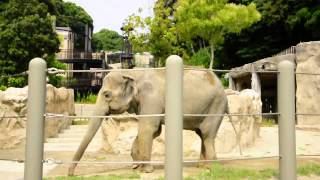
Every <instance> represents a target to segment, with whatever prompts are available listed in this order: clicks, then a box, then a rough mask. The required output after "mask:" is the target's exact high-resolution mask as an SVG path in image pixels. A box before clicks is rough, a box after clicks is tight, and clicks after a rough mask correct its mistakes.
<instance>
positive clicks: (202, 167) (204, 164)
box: [197, 162, 212, 169]
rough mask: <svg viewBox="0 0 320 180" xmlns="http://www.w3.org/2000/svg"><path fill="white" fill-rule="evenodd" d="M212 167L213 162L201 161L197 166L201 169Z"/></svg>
mask: <svg viewBox="0 0 320 180" xmlns="http://www.w3.org/2000/svg"><path fill="white" fill-rule="evenodd" d="M211 167H212V163H203V162H200V163H198V164H197V168H201V169H211Z"/></svg>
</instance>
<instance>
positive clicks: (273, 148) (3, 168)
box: [0, 126, 320, 180]
mask: <svg viewBox="0 0 320 180" xmlns="http://www.w3.org/2000/svg"><path fill="white" fill-rule="evenodd" d="M296 139H297V141H296V151H297V154H298V155H315V154H320V144H319V142H318V141H319V140H320V130H318V129H312V128H311V129H310V128H305V127H297V130H296ZM276 155H278V128H277V127H276V126H274V127H263V128H261V131H260V138H259V139H258V140H257V141H256V143H255V144H254V145H253V146H251V147H247V148H244V149H243V154H242V155H240V154H239V152H238V151H237V150H235V151H234V152H230V153H228V154H218V158H220V159H223V158H245V157H258V156H276ZM72 156H73V152H45V159H47V158H53V159H57V160H62V161H70V160H71V158H72ZM190 158H191V159H197V158H198V157H190ZM190 158H189V157H188V159H190ZM0 159H24V149H23V148H20V149H16V150H1V151H0ZM163 159H164V157H161V156H153V160H163ZM82 160H84V161H86V160H87V161H92V160H95V161H131V157H130V155H114V154H106V153H104V152H91V153H85V156H84V158H83V159H82ZM307 162H317V163H320V156H298V161H297V164H298V165H302V164H304V163H307ZM221 163H222V164H223V165H225V166H231V167H247V168H252V169H264V168H274V169H277V168H278V158H267V159H255V160H233V161H224V162H221ZM67 167H68V164H62V165H54V164H46V165H45V167H44V174H45V176H47V177H52V176H64V175H66V174H67ZM204 170H205V169H203V168H198V167H197V165H196V164H192V165H191V164H186V165H185V166H184V169H183V173H184V176H190V175H195V174H198V173H199V172H201V171H204ZM134 171H135V170H132V169H131V165H115V164H108V165H105V164H94V165H93V164H80V165H79V166H78V168H77V169H76V174H77V175H94V174H104V175H105V174H128V173H132V172H134ZM161 176H164V168H163V166H156V170H155V172H154V173H149V174H145V173H141V177H142V179H155V178H158V177H161ZM22 177H23V163H16V162H8V161H0V179H6V180H7V179H8V180H10V179H22ZM299 179H303V180H304V179H320V177H315V176H312V177H299Z"/></svg>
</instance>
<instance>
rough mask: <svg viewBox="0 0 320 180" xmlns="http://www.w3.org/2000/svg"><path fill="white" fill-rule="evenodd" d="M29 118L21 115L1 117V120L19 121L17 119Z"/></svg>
mask: <svg viewBox="0 0 320 180" xmlns="http://www.w3.org/2000/svg"><path fill="white" fill-rule="evenodd" d="M26 117H27V116H24V115H21V116H3V117H0V119H17V118H26Z"/></svg>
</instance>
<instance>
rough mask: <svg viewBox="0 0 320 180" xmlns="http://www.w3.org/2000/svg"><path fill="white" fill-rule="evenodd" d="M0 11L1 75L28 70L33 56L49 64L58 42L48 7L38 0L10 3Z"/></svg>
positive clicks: (16, 0) (5, 3)
mask: <svg viewBox="0 0 320 180" xmlns="http://www.w3.org/2000/svg"><path fill="white" fill-rule="evenodd" d="M0 8H1V9H0V19H1V21H0V67H1V68H0V74H12V73H17V72H21V71H25V70H26V69H27V66H28V62H29V61H30V60H31V59H32V58H34V57H42V58H44V59H46V60H47V61H48V62H49V64H50V63H51V62H52V61H53V59H54V55H55V52H57V50H58V47H59V40H58V38H57V36H56V33H55V32H54V29H53V28H52V24H53V21H52V16H50V13H49V11H48V6H47V5H46V4H45V3H42V2H39V1H37V0H29V1H23V0H10V1H7V2H2V3H1V6H0Z"/></svg>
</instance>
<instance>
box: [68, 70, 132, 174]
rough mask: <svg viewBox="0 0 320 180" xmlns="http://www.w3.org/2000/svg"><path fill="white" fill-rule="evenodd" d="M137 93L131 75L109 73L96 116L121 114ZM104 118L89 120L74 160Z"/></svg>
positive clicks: (72, 166)
mask: <svg viewBox="0 0 320 180" xmlns="http://www.w3.org/2000/svg"><path fill="white" fill-rule="evenodd" d="M136 94H137V88H136V85H135V81H134V79H133V78H132V77H131V76H127V75H123V74H122V73H119V72H111V73H109V74H108V75H107V76H106V77H105V78H104V80H103V86H102V88H101V89H100V91H99V94H98V97H97V101H96V104H95V110H94V114H93V115H94V116H104V115H109V114H120V113H123V112H125V111H127V110H129V108H130V106H131V105H132V104H133V100H134V97H135V96H136ZM102 120H103V118H92V119H91V120H90V122H89V127H88V130H87V132H86V134H85V136H84V138H83V139H82V142H81V144H80V146H79V147H78V150H77V151H76V153H75V155H74V157H73V161H79V160H80V159H81V157H82V155H83V153H84V152H85V150H86V148H87V146H88V145H89V143H90V142H91V140H92V138H93V137H94V135H95V134H96V132H97V130H98V129H99V127H100V125H101V122H102ZM76 166H77V163H73V164H71V166H70V167H69V172H68V173H69V175H73V174H74V170H75V167H76Z"/></svg>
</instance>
